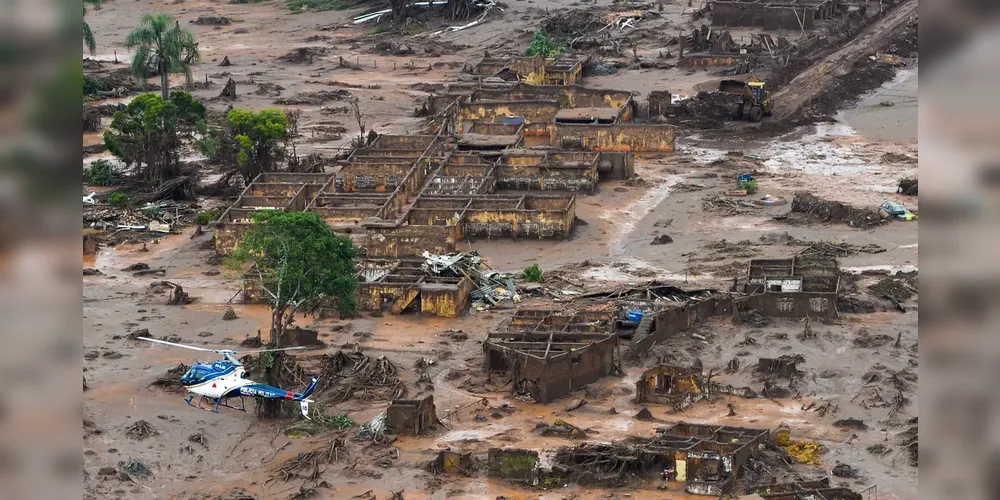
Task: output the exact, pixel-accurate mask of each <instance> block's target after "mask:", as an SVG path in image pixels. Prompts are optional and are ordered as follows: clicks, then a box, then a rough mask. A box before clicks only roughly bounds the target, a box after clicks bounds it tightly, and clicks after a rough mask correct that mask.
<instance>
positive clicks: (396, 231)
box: [365, 226, 457, 259]
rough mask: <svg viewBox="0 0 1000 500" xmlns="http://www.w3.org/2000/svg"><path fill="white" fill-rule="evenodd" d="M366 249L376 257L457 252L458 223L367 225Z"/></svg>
mask: <svg viewBox="0 0 1000 500" xmlns="http://www.w3.org/2000/svg"><path fill="white" fill-rule="evenodd" d="M366 230H367V232H366V234H365V248H366V249H367V256H368V257H369V258H374V259H383V258H392V259H398V258H401V257H419V256H420V255H422V254H423V253H424V251H428V252H431V253H438V254H440V253H449V252H454V251H455V240H456V239H457V236H456V231H457V228H456V227H455V226H400V227H367V228H366Z"/></svg>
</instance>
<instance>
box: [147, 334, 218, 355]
mask: <svg viewBox="0 0 1000 500" xmlns="http://www.w3.org/2000/svg"><path fill="white" fill-rule="evenodd" d="M136 339H138V340H148V341H150V342H156V343H157V344H166V345H172V346H174V347H183V348H185V349H191V350H192V351H205V352H216V351H215V349H205V348H204V347H195V346H193V345H184V344H178V343H175V342H167V341H166V340H160V339H151V338H149V337H136Z"/></svg>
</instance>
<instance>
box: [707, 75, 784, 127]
mask: <svg viewBox="0 0 1000 500" xmlns="http://www.w3.org/2000/svg"><path fill="white" fill-rule="evenodd" d="M719 91H720V92H726V93H728V94H738V95H739V96H740V101H739V102H737V103H734V104H733V105H732V107H731V108H730V110H729V111H730V115H731V116H732V117H733V119H735V120H750V121H752V122H759V121H760V120H761V119H762V118H764V117H765V116H771V115H772V114H773V113H774V100H772V99H771V92H769V91H767V90H765V89H764V82H762V81H750V82H743V81H740V80H722V81H721V82H719Z"/></svg>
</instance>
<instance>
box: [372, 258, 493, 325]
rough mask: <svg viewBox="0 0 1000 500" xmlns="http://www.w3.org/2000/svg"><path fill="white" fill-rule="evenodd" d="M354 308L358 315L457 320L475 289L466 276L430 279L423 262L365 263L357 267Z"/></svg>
mask: <svg viewBox="0 0 1000 500" xmlns="http://www.w3.org/2000/svg"><path fill="white" fill-rule="evenodd" d="M358 269H359V271H358V275H359V279H358V308H359V309H360V310H362V311H378V312H388V313H392V314H402V313H404V312H421V313H425V314H432V315H435V316H444V317H447V318H454V317H457V316H458V315H459V314H460V313H461V312H462V311H463V310H464V309H465V307H466V306H467V305H468V304H469V295H470V293H471V292H472V290H473V289H474V288H475V287H476V285H475V283H473V282H472V280H471V279H469V278H468V277H466V276H458V277H456V276H433V275H430V274H428V273H427V272H426V271H425V270H424V269H423V260H418V259H408V260H377V259H368V260H363V261H361V262H359V263H358Z"/></svg>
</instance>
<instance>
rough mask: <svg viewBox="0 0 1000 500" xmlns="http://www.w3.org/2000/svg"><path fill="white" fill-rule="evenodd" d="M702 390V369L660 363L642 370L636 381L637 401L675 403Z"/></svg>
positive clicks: (638, 402) (637, 402)
mask: <svg viewBox="0 0 1000 500" xmlns="http://www.w3.org/2000/svg"><path fill="white" fill-rule="evenodd" d="M702 391H703V388H702V381H701V371H700V370H695V369H693V368H688V367H682V366H674V365H659V366H655V367H653V368H650V369H648V370H646V371H644V372H642V375H640V376H639V380H637V381H636V382H635V402H636V404H640V403H654V404H669V405H673V404H676V403H677V402H678V401H679V400H681V399H684V398H685V397H690V396H691V395H692V394H700V393H701V392H702Z"/></svg>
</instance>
